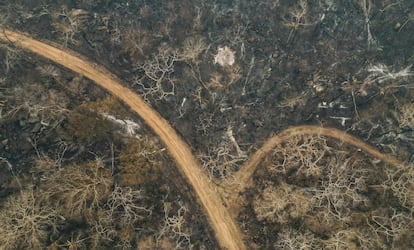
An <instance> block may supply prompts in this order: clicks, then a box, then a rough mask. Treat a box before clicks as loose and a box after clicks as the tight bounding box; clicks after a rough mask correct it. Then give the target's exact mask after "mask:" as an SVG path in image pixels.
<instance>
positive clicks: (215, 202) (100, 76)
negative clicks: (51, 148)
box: [0, 30, 246, 250]
mask: <svg viewBox="0 0 414 250" xmlns="http://www.w3.org/2000/svg"><path fill="white" fill-rule="evenodd" d="M0 39H2V40H8V41H10V42H12V43H14V44H15V45H17V46H20V47H22V48H24V49H26V50H29V51H31V52H34V53H36V54H38V55H41V56H43V57H45V58H48V59H50V60H52V61H54V62H56V63H58V64H60V65H63V66H64V67H67V68H69V69H71V70H73V71H75V72H77V73H79V74H81V75H83V76H85V77H87V78H89V79H91V80H92V81H94V82H95V83H96V84H98V85H99V86H101V87H102V88H104V89H106V90H107V91H109V92H110V93H112V94H113V95H114V96H116V97H118V98H119V99H121V100H122V101H123V102H124V103H125V104H127V105H128V106H129V107H130V108H131V109H132V110H133V111H135V112H136V113H137V114H138V115H139V116H141V118H142V119H143V120H145V122H146V123H147V124H148V125H149V126H150V127H151V128H152V129H153V130H154V132H155V133H156V134H157V135H158V136H159V137H160V139H161V140H162V142H163V143H164V145H165V146H166V147H167V149H168V152H169V153H170V155H171V156H172V157H173V158H174V160H175V161H176V163H177V165H178V167H179V170H180V171H181V173H182V174H183V175H184V176H185V177H186V179H187V181H188V182H189V183H190V184H191V186H192V187H193V189H194V191H195V193H196V194H197V197H198V199H199V202H200V203H201V204H202V206H203V208H204V210H205V212H206V214H207V216H208V219H209V221H210V223H211V226H212V227H213V229H214V231H215V233H216V238H217V240H218V242H219V244H220V245H221V247H223V248H224V249H229V250H233V249H234V250H235V249H245V248H246V247H245V246H244V243H243V240H242V234H241V232H240V230H239V228H238V226H237V225H236V223H235V220H234V219H233V218H232V217H231V215H230V214H229V212H228V210H227V209H226V208H225V207H224V205H223V203H222V201H221V197H220V195H219V193H218V192H217V191H216V187H215V186H213V184H212V183H211V182H210V180H209V179H208V178H207V177H206V176H205V174H204V173H203V172H202V171H201V168H200V167H199V163H198V161H197V160H196V159H195V157H194V156H193V154H192V153H191V150H190V147H189V146H188V145H187V144H186V143H185V142H184V141H183V140H182V139H181V138H180V137H179V136H178V135H177V133H176V132H175V130H174V129H173V128H172V127H171V126H170V124H169V123H168V122H167V121H166V120H165V119H164V118H162V117H161V116H160V115H159V114H158V113H157V112H156V111H154V110H153V109H152V108H151V107H150V106H149V105H148V104H146V103H145V102H144V101H143V100H142V99H141V98H140V97H139V96H138V95H137V94H135V93H134V92H132V91H131V90H130V89H128V88H126V87H124V86H123V85H122V84H121V83H120V81H119V79H117V78H116V77H115V76H114V75H113V74H111V73H110V72H108V71H107V70H106V69H105V68H103V67H101V66H99V65H97V64H96V63H93V62H90V61H89V60H87V59H86V58H83V57H82V56H80V55H78V54H76V53H74V52H70V51H63V50H61V49H58V48H56V47H54V46H51V45H48V44H46V43H43V42H40V41H38V40H35V39H33V38H31V37H29V36H27V35H25V34H21V33H18V32H13V31H11V30H4V31H3V32H2V33H0Z"/></svg>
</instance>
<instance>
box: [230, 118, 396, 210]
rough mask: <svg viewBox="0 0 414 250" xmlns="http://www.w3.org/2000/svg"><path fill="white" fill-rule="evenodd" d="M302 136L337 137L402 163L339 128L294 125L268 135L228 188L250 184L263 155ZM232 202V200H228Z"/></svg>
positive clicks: (381, 158) (383, 158) (375, 154)
mask: <svg viewBox="0 0 414 250" xmlns="http://www.w3.org/2000/svg"><path fill="white" fill-rule="evenodd" d="M298 135H299V136H303V135H316V136H317V135H320V136H326V137H331V138H334V139H337V140H338V141H343V142H345V143H348V144H350V145H352V146H355V147H356V148H359V149H361V150H362V151H363V152H365V153H367V154H369V155H371V156H373V157H375V158H377V159H379V160H382V161H384V162H386V163H388V164H391V165H393V166H395V167H401V166H403V165H404V163H403V162H401V161H399V160H397V159H396V158H394V157H392V156H390V155H387V154H383V153H381V152H379V151H378V150H377V149H375V148H374V147H372V146H371V145H369V144H367V143H366V142H364V141H362V140H360V139H358V138H356V137H354V136H352V135H349V134H347V133H345V132H343V131H341V130H339V129H336V128H324V127H320V126H312V125H303V126H295V127H291V128H288V129H285V130H283V131H282V132H280V133H278V134H276V135H274V136H272V137H270V138H269V139H268V140H267V141H266V143H265V144H264V145H263V146H262V147H261V148H260V149H259V150H257V151H256V153H255V154H253V155H251V156H250V158H249V160H248V161H247V162H246V163H245V164H244V166H242V167H241V168H240V170H239V171H238V172H237V173H236V175H235V180H237V182H236V183H238V187H234V186H233V187H232V188H231V189H230V190H232V192H233V195H234V196H235V195H237V194H238V193H239V192H241V191H243V190H244V189H245V188H247V187H249V186H250V185H252V183H251V181H252V176H253V173H254V171H255V170H256V168H257V166H258V164H259V162H260V161H261V159H263V157H264V156H265V155H266V154H268V153H270V151H271V150H273V148H275V146H276V145H277V144H280V143H282V142H284V141H286V140H289V138H291V137H292V136H298ZM230 203H234V202H230ZM232 205H233V206H236V204H232Z"/></svg>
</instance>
